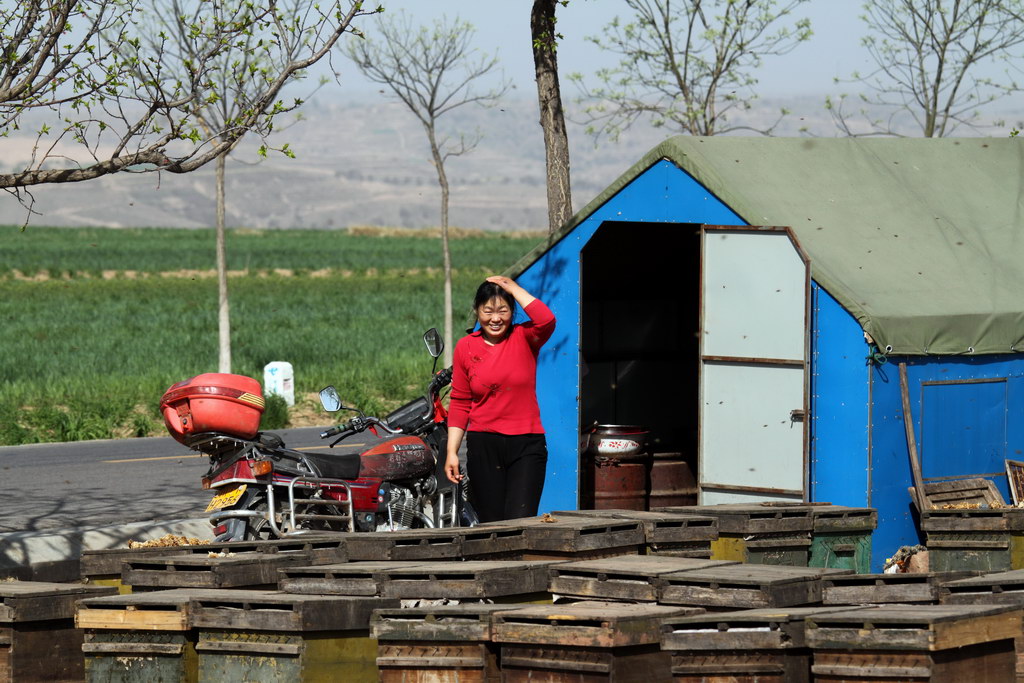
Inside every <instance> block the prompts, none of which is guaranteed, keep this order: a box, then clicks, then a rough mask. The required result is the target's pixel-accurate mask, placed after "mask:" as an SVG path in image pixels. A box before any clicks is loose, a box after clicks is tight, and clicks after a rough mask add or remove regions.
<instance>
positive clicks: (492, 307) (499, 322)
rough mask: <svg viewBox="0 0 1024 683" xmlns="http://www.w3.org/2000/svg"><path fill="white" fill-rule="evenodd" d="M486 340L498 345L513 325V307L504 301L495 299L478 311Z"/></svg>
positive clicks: (478, 318) (487, 302)
mask: <svg viewBox="0 0 1024 683" xmlns="http://www.w3.org/2000/svg"><path fill="white" fill-rule="evenodd" d="M476 317H477V320H478V321H479V322H480V329H481V330H482V331H483V336H484V340H485V341H488V342H490V343H491V344H497V343H498V342H500V341H501V340H502V339H504V338H505V335H506V334H508V331H509V328H510V326H511V325H512V307H511V306H509V305H508V302H506V301H505V300H504V299H502V298H500V297H494V298H492V299H490V300H488V301H486V302H485V303H484V305H483V306H480V307H479V308H477V309H476Z"/></svg>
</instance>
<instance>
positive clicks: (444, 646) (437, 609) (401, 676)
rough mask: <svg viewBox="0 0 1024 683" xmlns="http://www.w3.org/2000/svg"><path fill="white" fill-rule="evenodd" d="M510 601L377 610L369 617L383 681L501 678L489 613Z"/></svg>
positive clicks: (494, 681)
mask: <svg viewBox="0 0 1024 683" xmlns="http://www.w3.org/2000/svg"><path fill="white" fill-rule="evenodd" d="M508 609H509V605H494V604H491V605H485V604H479V603H472V604H465V605H442V606H426V607H407V608H403V609H379V610H376V611H375V612H374V613H373V618H372V619H371V621H370V634H371V635H372V636H373V637H374V638H376V639H377V669H378V670H379V671H380V680H381V683H434V682H435V681H453V682H454V681H466V682H468V681H479V682H480V683H498V682H499V681H500V680H501V670H500V665H499V659H498V654H499V649H500V648H499V646H498V645H496V644H494V643H492V642H491V640H492V631H493V628H492V624H493V618H492V617H493V615H494V613H495V612H497V611H504V610H508Z"/></svg>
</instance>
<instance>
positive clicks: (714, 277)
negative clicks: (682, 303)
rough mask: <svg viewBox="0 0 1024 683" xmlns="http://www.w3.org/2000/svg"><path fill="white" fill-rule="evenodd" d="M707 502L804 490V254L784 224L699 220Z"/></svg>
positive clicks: (793, 495)
mask: <svg viewBox="0 0 1024 683" xmlns="http://www.w3.org/2000/svg"><path fill="white" fill-rule="evenodd" d="M701 277H702V282H701V361H700V362H701V371H700V463H699V477H700V489H701V494H700V495H701V498H700V501H701V503H703V504H714V503H723V502H753V501H757V500H793V499H797V500H799V499H803V498H804V497H805V483H806V471H805V463H806V454H805V450H806V443H807V439H806V425H807V420H806V419H805V416H804V411H805V410H806V406H807V399H806V391H807V372H806V365H807V358H806V354H807V297H808V287H809V279H808V270H807V262H806V260H805V259H804V257H803V255H802V254H801V253H800V251H799V250H798V248H797V247H796V245H795V243H794V242H793V241H792V240H791V239H790V236H789V233H788V232H787V231H785V230H755V229H750V228H746V229H744V228H736V229H721V228H713V229H708V228H705V229H704V231H703V255H702V267H701Z"/></svg>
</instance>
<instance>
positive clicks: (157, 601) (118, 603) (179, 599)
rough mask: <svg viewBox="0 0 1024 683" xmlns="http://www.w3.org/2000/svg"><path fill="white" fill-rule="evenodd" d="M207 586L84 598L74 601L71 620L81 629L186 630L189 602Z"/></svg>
mask: <svg viewBox="0 0 1024 683" xmlns="http://www.w3.org/2000/svg"><path fill="white" fill-rule="evenodd" d="M221 592H223V591H219V590H211V589H202V588H200V589H196V588H182V589H173V590H164V591H148V592H144V593H129V594H127V595H108V596H105V597H98V598H87V599H85V600H80V601H79V602H78V606H77V610H76V612H75V624H76V625H77V626H78V628H82V629H95V630H109V629H116V630H131V631H187V630H188V629H190V628H192V621H191V608H190V607H191V603H192V601H193V600H194V599H195V598H196V597H197V596H199V595H203V594H206V593H210V594H214V595H216V594H219V593H221Z"/></svg>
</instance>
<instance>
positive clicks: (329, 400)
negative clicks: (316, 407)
mask: <svg viewBox="0 0 1024 683" xmlns="http://www.w3.org/2000/svg"><path fill="white" fill-rule="evenodd" d="M320 403H321V405H323V407H324V410H326V411H327V412H329V413H333V412H336V411H338V410H341V409H342V407H343V406H342V404H341V397H340V396H338V390H337V389H335V388H334V387H333V386H329V387H324V388H323V389H321V390H320Z"/></svg>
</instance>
